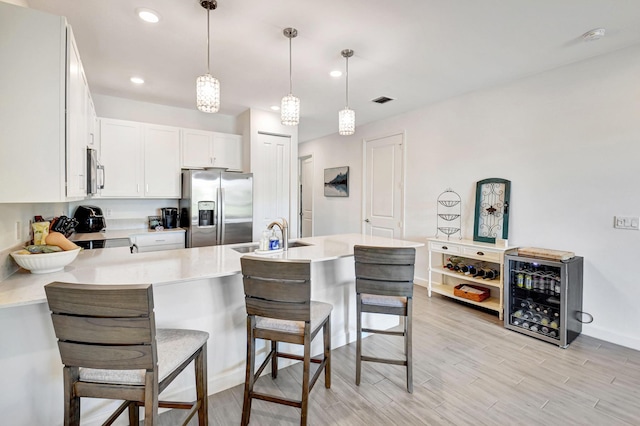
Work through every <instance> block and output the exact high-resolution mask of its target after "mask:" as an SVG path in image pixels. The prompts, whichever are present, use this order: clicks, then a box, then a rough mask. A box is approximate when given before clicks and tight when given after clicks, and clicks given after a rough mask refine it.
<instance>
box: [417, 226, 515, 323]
mask: <svg viewBox="0 0 640 426" xmlns="http://www.w3.org/2000/svg"><path fill="white" fill-rule="evenodd" d="M427 241H428V248H429V297H431V293H437V294H441V295H443V296H447V297H451V298H453V299H456V300H461V301H463V302H465V303H468V304H471V305H477V306H481V307H483V308H485V309H489V310H493V311H496V312H497V313H498V316H499V318H500V319H503V313H504V301H503V300H504V299H503V287H504V286H503V275H504V274H503V272H502V271H503V270H504V256H505V253H507V252H508V251H512V250H514V248H509V249H507V248H506V247H501V246H497V245H495V244H490V243H479V242H476V241H472V240H462V239H461V240H453V241H449V240H448V239H445V238H444V237H441V238H428V239H427ZM451 258H453V259H455V260H456V261H457V263H458V266H461V265H466V266H467V267H468V266H473V267H474V268H475V269H476V270H480V269H481V270H483V271H492V273H491V274H490V275H488V277H487V278H486V277H484V276H480V275H477V271H476V273H471V272H469V273H468V274H466V273H465V271H463V270H462V268H459V270H456V269H455V267H450V268H447V260H448V259H451ZM467 272H468V271H467ZM459 284H473V285H476V284H477V285H480V286H482V287H486V288H488V289H489V290H490V297H489V298H488V299H484V300H482V301H473V300H469V299H465V298H461V297H458V296H457V295H456V294H455V291H454V290H455V286H457V285H459Z"/></svg>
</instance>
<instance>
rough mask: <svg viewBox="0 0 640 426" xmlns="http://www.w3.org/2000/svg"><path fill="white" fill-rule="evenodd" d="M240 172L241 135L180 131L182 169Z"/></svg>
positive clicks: (190, 130) (193, 130)
mask: <svg viewBox="0 0 640 426" xmlns="http://www.w3.org/2000/svg"><path fill="white" fill-rule="evenodd" d="M209 167H220V168H224V169H229V170H237V171H241V170H242V135H232V134H227V133H219V132H208V131H205V130H195V129H182V168H183V169H194V168H195V169H198V168H209Z"/></svg>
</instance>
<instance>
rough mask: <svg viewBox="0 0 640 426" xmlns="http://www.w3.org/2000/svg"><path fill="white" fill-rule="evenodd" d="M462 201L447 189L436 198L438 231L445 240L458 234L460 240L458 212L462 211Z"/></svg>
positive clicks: (455, 193) (452, 191) (456, 194)
mask: <svg viewBox="0 0 640 426" xmlns="http://www.w3.org/2000/svg"><path fill="white" fill-rule="evenodd" d="M461 209H462V200H461V198H460V195H458V193H457V192H455V191H454V190H453V189H451V188H447V189H446V190H445V191H444V192H443V193H442V194H440V195H439V196H438V209H437V211H438V221H437V223H438V229H437V231H436V237H437V236H438V234H439V233H442V234H444V235H446V236H447V240H448V239H449V238H450V237H451V236H452V235H454V234H456V233H458V234H459V235H458V238H459V239H462V231H461V225H460V224H461V220H460V212H461V211H462V210H461Z"/></svg>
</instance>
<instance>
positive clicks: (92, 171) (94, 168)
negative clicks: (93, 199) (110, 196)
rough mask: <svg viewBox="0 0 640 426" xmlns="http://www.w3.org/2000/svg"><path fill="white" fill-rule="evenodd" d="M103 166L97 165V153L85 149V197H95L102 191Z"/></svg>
mask: <svg viewBox="0 0 640 426" xmlns="http://www.w3.org/2000/svg"><path fill="white" fill-rule="evenodd" d="M104 178H105V175H104V166H103V165H101V164H99V163H98V151H96V150H95V149H91V148H87V195H95V194H97V193H98V189H104Z"/></svg>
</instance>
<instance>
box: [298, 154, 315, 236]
mask: <svg viewBox="0 0 640 426" xmlns="http://www.w3.org/2000/svg"><path fill="white" fill-rule="evenodd" d="M300 236H301V237H303V238H304V237H312V236H313V157H312V156H308V157H304V158H301V159H300Z"/></svg>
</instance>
